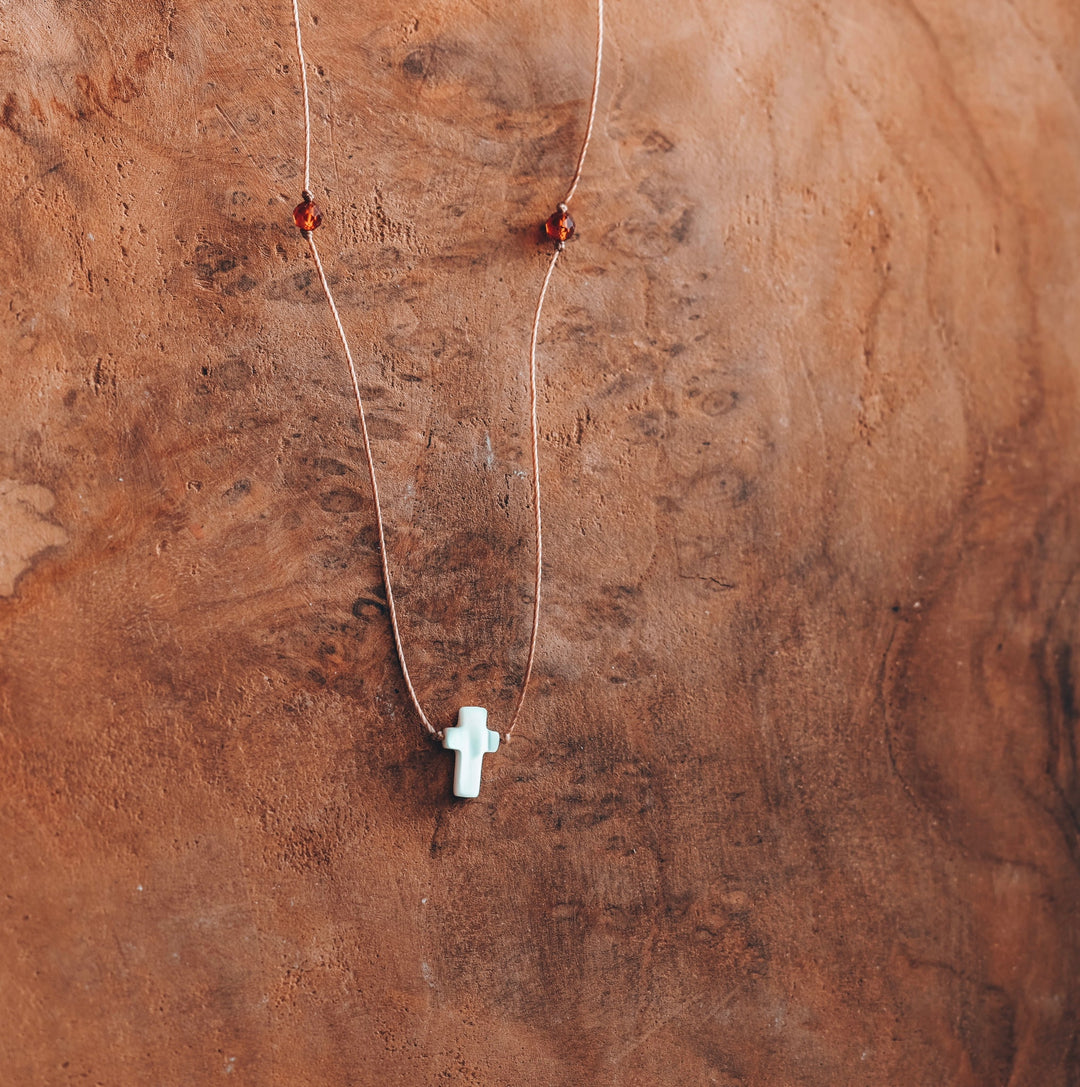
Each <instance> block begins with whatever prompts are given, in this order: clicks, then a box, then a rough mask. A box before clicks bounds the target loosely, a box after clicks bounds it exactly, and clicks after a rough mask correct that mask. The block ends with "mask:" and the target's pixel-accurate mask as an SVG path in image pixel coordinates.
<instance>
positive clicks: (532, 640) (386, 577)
mask: <svg viewBox="0 0 1080 1087" xmlns="http://www.w3.org/2000/svg"><path fill="white" fill-rule="evenodd" d="M292 6H293V25H294V26H295V28H296V55H297V59H298V60H299V63H300V76H301V80H302V82H303V88H304V192H303V196H304V199H305V200H310V199H311V193H310V189H311V107H310V100H309V95H308V82H307V71H306V67H305V62H304V48H303V44H302V41H301V35H300V8H299V3H298V0H292ZM596 11H597V28H596V63H595V69H594V72H593V87H592V99H591V102H590V104H589V120H588V124H587V125H586V128H585V137H584V139H583V141H582V144H581V154H580V155H579V156H578V162H577V169H576V170H575V172H574V177H573V180H572V181H571V182H570V188H569V189H568V190H567V193H566V196H564V197H563V199H562V203H561V204H560V210H565V205H567V204H569V203H570V199H571V197H572V196H573V195H574V192H575V191H576V190H577V186H578V182H579V181H580V180H581V172H582V170H583V168H584V166H585V155H586V153H587V152H588V150H589V141H590V140H591V138H592V130H593V122H594V120H595V118H596V102H597V96H598V94H599V91H600V62H601V57H602V54H603V47H604V0H597V5H596ZM303 234H304V237H305V238H306V240H307V243H308V248H309V249H310V250H311V256H312V259H313V260H314V261H315V268H316V270H317V271H318V273H319V282H320V283H321V284H322V289H323V293H324V294H325V295H326V301H327V302H328V303H329V304H330V311H331V313H332V314H333V315H334V325H335V326H336V328H337V333H338V337H339V338H340V340H341V346H342V348H343V349H344V351H345V360H346V361H347V362H348V364H349V376H350V377H351V378H352V386H353V393H354V394H355V397H356V414H357V416H358V418H359V420H360V433H361V435H362V437H363V440H364V457H365V459H366V461H367V468H368V479H369V480H370V482H371V497H372V501H373V502H374V505H375V525H376V528H377V529H378V536H379V560H380V563H381V566H382V578H383V587H384V588H385V590H386V607H387V612H388V613H389V616H390V628H391V630H392V631H393V635H394V648H395V649H396V650H397V656H398V662H399V663H400V665H401V674H402V675H403V676H404V678H405V686H406V687H407V688H408V691H409V698H410V700H411V701H412V704H413V708H414V709H415V710H416V713H417V716H418V717H419V718H420V721H421V723H422V724H423V726H424V728H425V729H426V730H427V731H428V733H429V734H430V735H431V736H434V737H435V738H436V739H437V740H441V739H442V738H443V735H444V733H443V730H442V729H437V728H435V726H434V725H433V724H432V723H431V721H430V720H429V718H428V716H427V714H426V713H425V712H424V709H423V707H422V706H421V705H420V699H419V697H418V696H417V694H416V688H415V687H414V686H413V682H412V677H411V676H410V675H409V667H408V665H407V664H406V662H405V647H404V643H403V641H402V637H401V628H400V626H399V624H398V618H397V608H396V606H395V604H394V591H393V588H392V586H391V582H390V563H389V559H388V557H387V549H386V533H385V531H384V528H383V516H382V506H381V504H380V502H379V485H378V482H377V480H376V478H375V457H374V455H373V454H372V451H371V438H370V436H369V434H368V426H367V418H366V416H365V413H364V401H363V398H362V397H361V396H360V382H359V379H358V377H357V375H356V363H355V362H354V361H353V355H352V350H351V349H350V348H349V340H348V337H347V336H346V335H345V327H344V326H343V325H342V323H341V316H340V314H339V313H338V308H337V304H336V303H335V301H334V295H333V292H332V291H331V290H330V283H329V281H328V280H327V278H326V272H325V271H324V270H323V265H322V260H321V259H320V257H319V250H318V248H317V247H316V245H315V238H314V235H313V233H312V232H311V231H307V230H305V231H303ZM565 244H566V243H565V242H561V241H560V242H557V243H556V246H555V251H554V253H552V254H551V261H550V263H549V264H548V268H547V274H546V275H545V276H544V282H543V285H542V286H541V288H540V295H539V297H538V298H537V300H536V311H535V313H534V314H533V323H532V335H531V336H530V339H529V415H530V429H531V434H532V468H533V472H532V482H533V514H534V524H535V529H536V567H535V571H534V573H535V580H534V587H533V607H532V630H531V632H530V635H529V649H528V654H527V656H526V659H525V672H524V675H523V676H522V680H521V689H520V691H519V693H518V697H517V702H516V703H515V705H514V712H513V714H512V715H511V718H510V724H509V726H508V727H507V729H506V731H505V732H503V733H502V738H503V740H504V741H509V739H510V734H511V733H512V732H513V731H514V728H515V727H516V726H517V722H518V717H519V716H520V715H521V707H522V705H523V704H524V702H525V692H526V691H527V690H528V687H529V679H530V678H531V676H532V669H533V662H534V660H535V659H536V643H537V638H538V635H539V631H540V585H541V580H542V575H543V528H542V520H541V514H540V425H539V418H538V411H537V394H536V384H537V383H536V344H537V340H538V338H539V335H540V318H541V315H542V313H543V310H544V299H545V298H546V297H547V292H548V286H549V285H550V283H551V277H552V274H553V273H554V271H555V265H556V264H557V263H558V260H559V254H560V253H561V252H562V251H563V249H564V248H565Z"/></svg>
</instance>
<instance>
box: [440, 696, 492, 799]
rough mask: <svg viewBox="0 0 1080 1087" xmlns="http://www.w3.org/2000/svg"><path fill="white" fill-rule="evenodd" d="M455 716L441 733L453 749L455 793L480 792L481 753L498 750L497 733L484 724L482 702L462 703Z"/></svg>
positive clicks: (448, 746) (447, 745)
mask: <svg viewBox="0 0 1080 1087" xmlns="http://www.w3.org/2000/svg"><path fill="white" fill-rule="evenodd" d="M457 720H458V723H457V725H455V726H454V727H453V728H448V729H447V730H446V732H444V733H443V747H445V748H447V749H448V750H450V751H453V752H455V757H454V796H479V795H480V769H481V766H482V764H483V761H484V756H485V755H488V754H490V753H491V752H493V751H498V750H499V734H498V733H497V732H492V731H491V729H489V728H488V727H487V710H485V709H484V708H483V707H482V706H462V707H461V709H460V710H458V715H457Z"/></svg>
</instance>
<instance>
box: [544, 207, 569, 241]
mask: <svg viewBox="0 0 1080 1087" xmlns="http://www.w3.org/2000/svg"><path fill="white" fill-rule="evenodd" d="M544 233H545V234H546V235H547V236H548V237H549V238H551V239H552V240H553V241H557V242H565V241H566V240H567V239H568V238H569V237H570V235H571V234H573V233H574V220H573V219H571V218H570V212H568V211H567V210H566V208H564V207H562V206H560V207H559V209H558V210H557V211H556V212H555V214H554V215H552V217H551V218H550V219H548V221H547V222H546V223H544Z"/></svg>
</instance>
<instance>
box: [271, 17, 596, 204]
mask: <svg viewBox="0 0 1080 1087" xmlns="http://www.w3.org/2000/svg"><path fill="white" fill-rule="evenodd" d="M601 3H603V0H601ZM292 13H293V26H295V27H296V59H297V61H298V62H299V64H300V81H301V82H302V83H303V86H304V199H305V200H310V199H311V100H310V97H309V95H308V85H307V65H306V64H305V63H304V44H303V42H302V41H301V40H300V7H299V3H298V0H292Z"/></svg>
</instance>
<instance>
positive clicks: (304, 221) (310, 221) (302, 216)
mask: <svg viewBox="0 0 1080 1087" xmlns="http://www.w3.org/2000/svg"><path fill="white" fill-rule="evenodd" d="M292 217H293V222H294V223H296V225H297V226H298V227H299V228H300V229H301V230H314V229H315V228H316V227H317V226H318V225H319V223H321V222H322V212H321V211H320V210H319V205H318V204H316V203H315V201H314V200H312V199H311V197H310V196H307V195H305V196H304V199H303V202H302V203H299V204H297V205H296V207H295V208H293V213H292Z"/></svg>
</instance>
